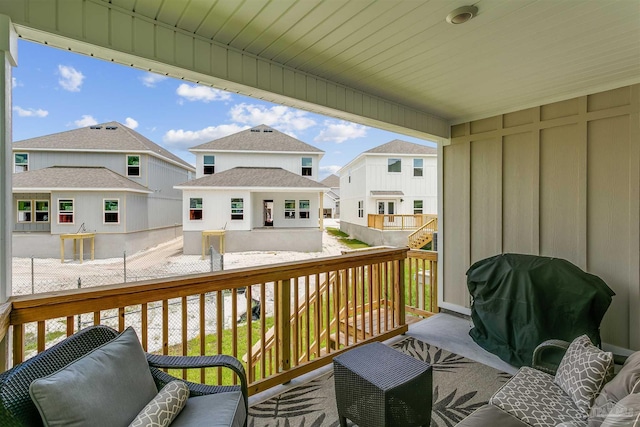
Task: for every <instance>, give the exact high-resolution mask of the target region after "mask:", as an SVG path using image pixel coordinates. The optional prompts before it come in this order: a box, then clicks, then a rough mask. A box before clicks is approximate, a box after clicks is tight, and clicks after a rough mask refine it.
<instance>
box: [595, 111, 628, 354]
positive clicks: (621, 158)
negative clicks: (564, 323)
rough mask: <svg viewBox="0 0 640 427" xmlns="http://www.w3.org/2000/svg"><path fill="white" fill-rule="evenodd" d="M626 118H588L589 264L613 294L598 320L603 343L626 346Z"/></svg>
mask: <svg viewBox="0 0 640 427" xmlns="http://www.w3.org/2000/svg"><path fill="white" fill-rule="evenodd" d="M628 129H629V117H628V116H619V117H613V118H609V119H604V120H597V121H593V122H590V123H589V129H588V139H589V141H588V144H589V152H588V162H589V177H588V181H589V201H588V215H587V217H588V222H589V223H588V233H589V245H588V265H589V271H591V272H592V273H594V274H596V275H598V276H599V277H601V278H602V279H603V280H604V281H605V282H607V284H608V285H609V287H611V289H613V290H614V292H615V293H616V297H615V298H613V303H612V305H611V307H610V308H609V311H608V314H607V316H605V320H604V322H603V324H602V333H603V334H605V335H606V336H607V337H608V340H607V341H608V342H609V343H611V344H615V345H618V346H621V347H625V348H627V347H628V346H629V344H630V343H629V335H628V334H627V333H626V328H627V322H628V320H627V319H628V318H629V305H628V303H627V301H628V300H629V297H630V295H629V286H628V285H627V283H629V281H630V279H631V278H630V277H629V266H630V265H633V260H632V257H631V253H630V243H631V242H630V240H631V239H632V237H631V236H630V234H629V227H630V226H632V222H633V221H636V222H637V221H638V215H637V213H636V214H635V215H634V214H633V212H632V211H631V210H630V199H629V193H630V189H631V187H630V182H631V181H630V177H631V175H630V172H631V171H630V167H629V166H630V164H629V158H630V149H629V145H630V141H629V131H628Z"/></svg>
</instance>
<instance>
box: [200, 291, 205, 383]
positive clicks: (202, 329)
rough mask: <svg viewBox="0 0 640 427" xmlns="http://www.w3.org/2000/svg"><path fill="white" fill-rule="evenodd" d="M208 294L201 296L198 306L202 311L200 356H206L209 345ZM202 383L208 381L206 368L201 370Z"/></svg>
mask: <svg viewBox="0 0 640 427" xmlns="http://www.w3.org/2000/svg"><path fill="white" fill-rule="evenodd" d="M206 298H207V296H206V294H200V295H199V298H198V306H199V310H200V324H199V327H200V356H204V355H205V353H206V348H207V347H206V345H207V339H206V338H207V332H206V324H207V322H206V304H205V302H206ZM200 382H201V383H202V384H205V383H206V382H207V381H206V371H205V368H200Z"/></svg>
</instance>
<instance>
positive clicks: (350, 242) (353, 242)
mask: <svg viewBox="0 0 640 427" xmlns="http://www.w3.org/2000/svg"><path fill="white" fill-rule="evenodd" d="M327 233H329V234H331V235H332V236H335V237H337V238H338V241H339V242H341V243H344V244H345V245H347V246H348V247H349V249H361V248H368V247H370V246H369V245H367V244H366V243H364V242H361V241H360V240H357V239H349V235H348V234H347V233H344V232H342V231H340V230H338V229H337V228H335V227H327Z"/></svg>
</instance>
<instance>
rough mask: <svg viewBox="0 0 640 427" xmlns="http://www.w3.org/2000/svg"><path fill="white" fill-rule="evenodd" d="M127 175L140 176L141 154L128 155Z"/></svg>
mask: <svg viewBox="0 0 640 427" xmlns="http://www.w3.org/2000/svg"><path fill="white" fill-rule="evenodd" d="M127 176H140V156H138V155H137V154H134V155H128V156H127Z"/></svg>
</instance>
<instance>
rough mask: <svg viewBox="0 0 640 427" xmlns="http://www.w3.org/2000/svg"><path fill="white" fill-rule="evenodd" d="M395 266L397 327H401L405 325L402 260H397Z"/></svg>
mask: <svg viewBox="0 0 640 427" xmlns="http://www.w3.org/2000/svg"><path fill="white" fill-rule="evenodd" d="M395 264H396V266H397V269H398V279H397V283H398V326H402V325H404V324H405V323H407V319H406V311H405V308H406V307H405V303H406V302H405V297H404V286H405V283H404V260H398V261H397V262H396V263H395Z"/></svg>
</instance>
